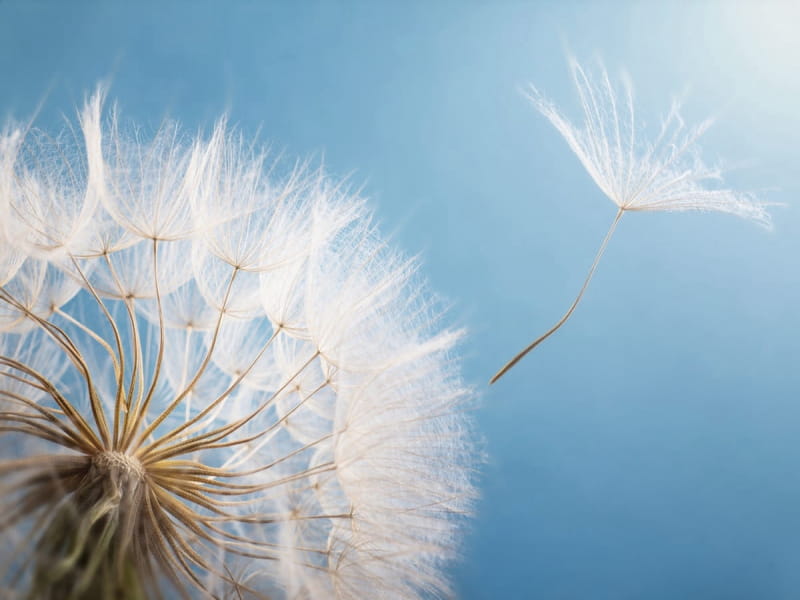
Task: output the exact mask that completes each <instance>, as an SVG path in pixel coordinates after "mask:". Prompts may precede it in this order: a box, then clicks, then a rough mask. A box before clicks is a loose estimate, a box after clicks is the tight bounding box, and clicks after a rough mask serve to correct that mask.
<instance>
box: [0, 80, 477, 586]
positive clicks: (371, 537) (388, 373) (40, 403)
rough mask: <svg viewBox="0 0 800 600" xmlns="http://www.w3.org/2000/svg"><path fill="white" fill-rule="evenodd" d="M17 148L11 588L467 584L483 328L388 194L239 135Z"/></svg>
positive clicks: (98, 129)
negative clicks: (474, 368) (475, 351)
mask: <svg viewBox="0 0 800 600" xmlns="http://www.w3.org/2000/svg"><path fill="white" fill-rule="evenodd" d="M103 95H104V94H103V91H102V90H100V91H99V92H98V93H96V94H94V95H93V96H92V97H91V98H90V99H89V100H88V101H87V102H86V104H85V106H84V107H83V108H82V110H81V111H80V115H79V124H78V126H77V127H72V128H70V129H68V131H67V132H66V133H65V134H62V135H61V136H58V137H55V138H54V137H51V136H49V135H48V134H46V133H44V132H41V131H36V130H35V129H33V128H30V127H14V126H10V127H7V128H6V129H5V130H4V131H3V133H2V136H0V223H2V227H1V228H0V444H2V445H0V449H2V452H0V536H2V542H0V585H1V586H2V592H3V593H2V595H3V597H10V598H30V599H37V600H38V599H59V600H60V599H64V598H67V599H103V600H104V599H106V598H118V599H131V600H133V599H144V598H148V599H149V598H178V597H179V598H282V597H286V598H413V597H418V596H426V597H428V596H437V595H442V594H447V593H448V583H447V580H446V577H445V576H444V574H443V567H444V566H445V565H446V563H447V561H449V560H450V559H452V558H453V556H454V553H455V545H456V541H457V539H458V534H459V531H460V528H461V526H462V524H463V520H464V519H463V517H464V515H465V514H467V513H468V511H469V507H470V502H471V498H472V496H473V488H472V483H471V482H472V465H473V459H474V452H473V446H472V444H471V442H470V439H471V434H470V431H469V421H468V419H467V418H466V417H465V416H464V409H465V407H466V404H467V402H468V400H469V398H470V394H469V392H468V390H467V389H466V388H465V386H464V385H463V383H462V381H461V379H460V376H459V373H458V370H457V365H456V363H455V359H454V355H453V348H454V344H456V342H457V340H458V338H459V335H460V334H459V332H457V331H450V330H446V329H445V328H443V327H442V326H441V325H439V324H438V323H439V321H440V319H439V318H438V317H439V315H440V312H439V310H438V309H437V303H436V302H434V301H433V300H432V299H431V297H430V295H429V294H428V293H427V292H426V290H425V288H424V285H423V284H422V282H420V281H419V280H418V277H417V275H416V274H415V269H416V264H415V261H413V260H408V259H405V258H403V257H401V256H399V255H398V254H397V253H395V252H393V251H392V250H391V249H390V248H388V247H387V245H386V244H385V243H384V242H382V241H381V239H380V237H379V236H378V235H377V233H376V228H375V226H374V224H373V223H372V222H371V220H370V216H369V213H368V212H367V211H366V209H365V206H364V202H363V201H362V200H361V199H359V197H358V196H357V194H354V193H351V192H350V191H349V190H348V189H347V188H346V187H345V186H344V185H342V184H337V183H335V182H332V181H331V180H330V179H329V178H327V177H326V176H324V175H323V174H321V173H320V172H316V171H312V170H311V169H309V168H307V167H296V168H293V169H287V170H286V171H287V172H281V169H280V168H279V167H278V166H276V164H275V163H273V162H271V161H268V156H267V154H266V153H265V152H263V151H261V150H259V149H257V148H256V147H254V146H253V145H252V144H248V143H246V141H245V140H244V139H242V136H241V135H237V134H235V133H233V132H232V131H231V129H230V128H229V127H228V126H226V124H225V122H224V121H222V122H220V123H219V124H218V125H217V126H216V127H215V128H214V130H213V133H212V134H211V135H208V136H198V137H197V138H187V137H185V136H184V135H183V134H182V133H181V132H180V130H179V129H178V128H177V126H175V125H174V124H169V123H165V124H164V125H162V126H161V127H160V128H159V129H158V131H157V132H156V133H155V135H153V136H150V137H148V136H145V135H143V134H142V133H140V132H139V131H138V130H135V129H132V130H128V129H127V128H125V127H122V126H121V125H120V119H119V118H118V117H117V114H116V111H115V110H114V111H110V114H108V115H107V114H106V113H105V111H104V110H103Z"/></svg>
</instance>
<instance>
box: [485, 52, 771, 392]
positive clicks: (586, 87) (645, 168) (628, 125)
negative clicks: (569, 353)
mask: <svg viewBox="0 0 800 600" xmlns="http://www.w3.org/2000/svg"><path fill="white" fill-rule="evenodd" d="M570 67H571V70H572V76H573V79H574V81H575V86H576V87H577V89H578V96H579V97H580V102H581V106H582V108H583V113H584V120H583V125H582V126H576V125H574V124H573V123H571V122H570V121H569V120H568V119H567V118H566V117H564V116H563V115H562V113H561V112H560V111H559V110H558V108H556V106H555V105H554V104H553V103H552V102H551V101H550V100H548V99H547V98H545V97H544V96H543V95H542V94H541V93H540V92H539V91H538V90H537V89H536V88H534V87H531V89H530V92H529V94H528V97H529V99H530V100H531V101H532V102H533V104H534V106H535V107H536V108H537V109H538V110H539V112H541V113H542V114H543V115H544V116H545V117H547V119H548V120H549V121H550V122H551V123H552V124H553V126H554V127H555V128H556V129H557V130H558V132H559V133H560V134H561V135H562V136H563V137H564V139H565V140H566V142H567V144H568V145H569V147H570V149H571V150H572V151H573V152H574V153H575V155H576V156H577V157H578V159H579V160H580V161H581V164H582V165H583V166H584V168H585V169H586V171H587V172H588V173H589V175H590V176H591V178H592V179H593V180H594V182H595V183H596V184H597V186H598V187H599V188H600V189H601V190H602V192H603V193H604V194H605V195H606V196H607V197H608V198H609V199H610V200H611V201H612V202H613V203H614V204H615V205H616V207H617V213H616V215H615V217H614V220H613V221H612V224H611V226H610V227H609V230H608V232H607V233H606V236H605V238H604V239H603V242H602V244H601V245H600V249H599V250H598V252H597V254H596V255H595V258H594V261H593V263H592V266H591V267H590V269H589V273H588V275H587V277H586V279H585V280H584V283H583V286H582V287H581V290H580V292H579V293H578V295H577V297H576V298H575V300H574V301H573V303H572V305H571V306H570V307H569V309H568V310H567V312H566V313H565V314H564V316H563V317H561V319H559V321H558V322H557V323H556V324H555V325H554V326H553V327H551V328H550V329H549V330H547V331H546V332H545V333H544V334H542V335H541V336H539V337H538V338H537V339H536V340H534V341H533V342H532V343H531V344H529V345H528V346H527V347H526V348H525V349H523V350H522V351H521V352H519V353H518V354H517V355H516V356H515V357H514V358H512V359H511V360H510V361H508V362H507V363H506V364H505V366H503V368H501V369H500V370H499V371H498V372H497V373H495V375H494V376H493V377H492V379H491V380H490V381H489V383H495V382H496V381H497V380H498V379H500V378H501V377H502V376H503V375H505V374H506V373H507V372H508V371H509V370H510V369H511V368H512V367H513V366H514V365H516V364H517V363H518V362H519V361H520V360H522V358H524V357H525V355H527V354H528V353H529V352H530V351H531V350H533V349H534V348H536V346H538V345H539V344H540V343H542V342H543V341H544V340H546V339H547V338H548V337H550V336H551V335H552V334H553V333H555V332H556V331H558V329H560V328H561V326H562V325H564V323H566V322H567V320H568V319H569V318H570V316H572V313H573V312H574V310H575V308H576V307H577V306H578V303H579V302H580V301H581V298H582V297H583V294H584V292H585V291H586V288H587V287H588V285H589V282H590V281H591V278H592V275H594V272H595V269H596V268H597V265H598V263H599V261H600V258H601V257H602V255H603V252H604V251H605V249H606V245H607V244H608V242H609V240H610V239H611V237H612V236H613V234H614V231H615V230H616V227H617V224H618V223H619V220H620V218H621V217H622V215H623V214H624V213H626V212H634V211H686V210H695V211H717V212H724V213H729V214H733V215H737V216H740V217H743V218H745V219H751V220H753V221H755V222H757V223H759V224H761V225H764V226H765V227H769V226H770V218H769V214H768V213H767V211H766V209H765V205H764V204H763V203H761V202H759V201H758V200H756V199H755V198H753V197H752V196H750V195H749V194H745V193H741V192H735V191H733V190H730V189H725V188H721V187H713V186H712V185H709V184H710V183H712V182H715V181H716V182H719V181H720V180H721V178H722V174H721V171H720V169H719V168H711V167H708V166H706V165H705V164H704V163H703V162H702V160H701V159H700V157H699V150H698V148H697V145H696V142H697V139H698V138H699V137H700V136H701V135H702V134H703V133H704V132H705V131H706V130H707V129H708V128H709V127H710V125H711V120H706V121H703V122H702V123H700V124H699V125H697V126H695V127H687V126H686V124H685V122H684V121H683V119H682V118H681V116H680V112H679V108H680V107H679V105H678V103H677V102H673V104H672V106H671V107H670V110H669V113H668V114H667V116H666V118H665V119H664V120H663V122H662V123H661V128H660V130H659V132H658V134H657V135H656V136H655V138H654V139H653V140H652V141H650V140H647V139H644V138H643V137H642V127H641V126H640V125H641V124H640V123H639V122H638V121H637V119H636V118H635V116H634V104H633V89H632V86H631V84H630V82H629V80H628V79H627V78H623V81H622V85H621V86H620V88H619V89H617V88H615V86H614V85H613V84H612V83H611V79H610V78H609V76H608V73H607V72H606V70H605V68H603V66H602V65H600V67H599V69H598V71H599V72H598V73H597V74H596V75H595V76H592V75H591V74H590V73H587V72H586V71H585V70H584V69H583V67H581V65H580V64H579V63H578V62H577V61H576V60H575V59H574V58H573V59H570Z"/></svg>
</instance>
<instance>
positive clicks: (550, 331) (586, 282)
mask: <svg viewBox="0 0 800 600" xmlns="http://www.w3.org/2000/svg"><path fill="white" fill-rule="evenodd" d="M623 212H625V209H624V208H620V209H619V210H618V211H617V215H616V216H615V217H614V221H613V222H612V223H611V227H609V228H608V232H607V233H606V237H605V238H603V243H602V244H600V249H599V250H598V251H597V254H595V256H594V262H592V266H591V268H590V269H589V273H588V275H586V279H585V280H584V282H583V286H581V291H580V292H578V295H577V297H576V298H575V300H574V301H573V302H572V305H571V306H570V307H569V309H568V310H567V312H566V313H564V316H563V317H561V318H560V319H559V320H558V322H557V323H556V324H555V325H553V326H552V327H551V328H550V329H548V330H547V331H546V332H545V333H543V334H542V335H540V336H539V337H538V338H536V339H535V340H534V341H533V342H532V343H531V344H530V345H528V346H527V347H526V348H525V349H524V350H522V351H521V352H520V353H519V354H517V355H516V356H515V357H514V358H512V359H511V360H510V361H508V362H507V363H506V364H505V366H503V368H502V369H500V370H499V371H498V372H497V373H495V374H494V377H492V378H491V379H490V380H489V385H492V384H493V383H495V382H496V381H497V380H498V379H500V378H501V377H502V376H503V375H505V374H506V373H507V372H508V371H509V370H511V368H512V367H513V366H514V365H516V364H517V363H518V362H519V361H521V360H522V359H523V358H524V357H525V355H526V354H528V352H530V351H531V350H533V349H534V348H536V346H538V345H539V344H541V343H542V342H543V341H545V340H546V339H547V338H549V337H550V336H551V335H553V334H554V333H555V332H556V331H558V330H559V329H560V328H561V326H562V325H563V324H564V323H566V322H567V320H568V319H569V318H570V317H571V316H572V313H573V312H574V311H575V309H576V308H577V306H578V303H579V302H580V301H581V298H583V293H584V292H585V291H586V288H587V287H589V282H590V281H591V280H592V275H594V272H595V270H596V269H597V265H598V263H599V262H600V258H601V257H602V256H603V252H605V250H606V246H607V245H608V242H609V240H610V239H611V236H612V235H614V230H615V229H616V228H617V223H619V220H620V219H621V218H622V213H623Z"/></svg>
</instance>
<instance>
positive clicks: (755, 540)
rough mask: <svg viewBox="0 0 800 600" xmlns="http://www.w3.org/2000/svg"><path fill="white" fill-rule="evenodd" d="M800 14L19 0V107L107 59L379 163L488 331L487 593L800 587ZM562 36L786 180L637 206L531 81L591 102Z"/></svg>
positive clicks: (451, 296) (483, 417) (197, 102)
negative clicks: (759, 204) (750, 194)
mask: <svg viewBox="0 0 800 600" xmlns="http://www.w3.org/2000/svg"><path fill="white" fill-rule="evenodd" d="M798 22H800V7H799V6H798V4H797V3H792V2H786V3H782V4H781V3H771V4H770V3H764V2H755V1H753V2H752V3H747V2H743V1H742V2H733V1H731V2H718V3H710V2H708V3H703V2H694V3H692V2H688V1H687V2H673V3H663V4H659V3H650V4H648V3H645V2H611V1H608V2H596V3H588V2H562V3H557V2H538V3H536V2H531V3H523V2H515V3H511V2H508V3H504V2H496V3H489V2H486V3H468V2H444V1H439V2H388V1H387V2H366V1H363V2H297V3H290V2H275V3H266V2H264V3H262V2H254V1H253V2H230V3H223V2H214V3H211V2H188V1H184V2H170V3H167V2H164V3H147V2H125V3H123V2H99V1H98V2H89V1H79V0H76V1H73V2H55V1H53V2H49V3H46V2H14V1H11V0H0V81H2V82H3V85H2V92H0V116H2V117H5V116H8V115H13V116H16V117H26V116H29V115H30V114H31V113H32V112H33V109H34V107H35V106H36V105H37V104H38V103H39V102H40V100H42V98H46V100H45V103H44V106H43V108H42V111H41V113H40V117H39V121H38V122H39V123H40V124H42V125H43V126H47V127H50V126H55V125H57V124H58V123H59V122H61V121H62V120H63V115H64V114H66V115H69V116H70V117H71V116H72V115H73V114H74V110H73V109H74V107H76V106H77V105H79V104H80V103H81V101H82V98H83V96H84V93H85V92H86V91H87V90H90V89H91V88H93V86H94V85H95V83H96V82H97V81H98V80H100V79H108V78H110V79H111V80H112V89H111V96H112V97H113V98H115V99H117V100H119V102H120V105H121V108H122V111H123V114H124V115H126V116H128V117H132V118H135V119H137V120H139V121H141V122H144V123H147V124H150V125H151V126H153V127H155V126H156V125H157V124H158V122H159V120H160V119H161V118H162V117H164V116H171V117H175V118H178V119H180V120H181V121H182V122H183V123H184V124H185V125H186V126H187V127H188V128H189V130H195V129H197V128H198V127H202V126H205V127H207V126H209V125H210V124H211V123H212V122H213V121H214V119H215V118H216V117H217V116H218V115H219V114H220V113H221V112H222V111H226V110H227V111H228V112H229V113H230V115H231V120H232V121H233V122H235V123H237V124H238V125H239V126H240V127H241V128H242V129H243V130H245V131H247V132H252V133H255V132H257V131H260V136H261V138H262V139H264V140H265V141H270V142H272V143H273V145H274V146H275V147H277V148H280V149H283V150H284V151H285V152H286V153H287V154H289V155H292V156H303V157H305V156H309V155H315V156H317V157H321V156H324V160H325V163H326V164H327V166H328V168H329V170H330V171H331V172H332V173H334V174H337V175H350V177H351V178H352V180H353V181H354V182H357V183H363V184H364V189H365V193H366V194H367V195H368V196H369V197H370V198H371V199H372V204H373V206H374V207H375V210H376V212H377V215H378V217H379V219H380V221H381V223H382V224H383V228H384V230H385V231H386V232H387V234H390V235H392V236H394V238H395V242H396V244H398V245H400V246H401V247H403V248H404V249H405V250H406V251H407V252H409V253H421V254H422V256H423V257H424V271H425V274H426V275H427V277H428V278H429V279H430V280H431V282H432V285H433V287H434V288H435V289H437V290H438V291H439V292H441V293H442V295H443V296H444V297H445V298H446V299H448V301H449V302H450V303H451V304H452V306H453V310H452V313H451V314H452V317H453V320H455V321H456V322H458V323H461V324H464V325H466V326H467V327H468V328H469V330H470V332H471V335H470V337H469V339H468V341H467V343H466V344H465V346H464V353H465V363H464V367H465V373H466V376H467V378H468V379H469V380H470V381H471V382H472V383H474V384H475V385H476V386H477V388H478V389H479V390H480V392H481V393H482V395H483V401H482V407H481V408H480V409H479V410H478V411H477V413H476V418H477V421H478V424H479V427H480V429H481V431H482V432H483V435H484V436H485V440H486V447H487V452H488V455H489V462H488V464H487V465H486V467H485V469H484V472H483V476H482V482H481V483H482V490H483V492H482V493H483V496H482V500H481V502H480V504H479V506H478V516H477V518H476V519H475V520H474V522H473V528H472V531H471V533H470V535H469V537H468V538H467V539H466V541H465V544H464V546H463V553H464V556H463V560H462V562H461V563H460V564H458V565H456V566H455V567H454V568H453V573H452V574H453V577H454V579H455V581H456V585H457V590H458V594H459V596H460V597H462V598H465V599H479V598H490V599H491V598H546V599H586V598H592V599H609V600H612V599H613V600H617V599H627V598H630V599H638V598H648V599H662V598H663V599H670V600H671V599H675V598H700V599H725V600H734V599H742V600H748V599H761V598H764V599H787V600H788V599H795V598H800V478H799V477H798V468H797V466H798V458H800V435H798V434H800V402H798V400H800V398H799V397H798V390H799V389H800V374H798V349H800V342H798V333H800V317H799V316H798V309H797V306H798V301H799V300H800V268H798V267H800V235H798V234H799V233H800V213H798V206H799V205H800V203H798V201H797V200H798V197H799V196H800V193H799V192H800V150H799V147H800V146H799V145H798V139H799V138H800V117H799V116H798V115H800V41H798V37H797V34H796V25H797V23H798ZM567 49H569V50H570V51H571V52H572V53H574V54H575V55H576V56H577V57H578V58H580V59H582V60H592V58H593V57H595V56H600V57H602V58H603V59H604V61H605V63H606V65H607V66H608V67H609V69H610V71H611V72H612V73H616V72H618V69H619V68H620V67H625V68H626V69H627V71H628V72H629V73H630V75H631V77H632V79H633V81H634V84H635V86H636V91H637V99H638V103H639V106H640V107H641V108H642V109H643V110H644V113H645V115H646V116H647V119H648V122H650V123H651V124H652V125H656V124H657V120H658V116H659V114H662V113H663V112H664V111H666V109H667V108H668V105H669V102H670V99H671V96H672V94H673V93H681V92H684V91H686V90H687V89H688V93H686V94H685V98H686V103H685V110H684V113H685V116H686V117H687V119H688V120H690V121H697V120H699V119H701V118H704V117H706V116H708V115H709V114H714V115H716V116H717V117H718V120H717V124H716V125H715V126H714V128H713V129H712V130H710V131H709V132H708V133H707V134H706V135H705V136H704V138H703V140H702V145H703V147H704V149H705V152H704V156H705V157H706V158H707V159H708V160H709V161H712V162H713V161H714V160H716V159H717V158H723V159H725V161H726V164H729V165H730V166H732V167H735V168H734V169H733V170H732V171H731V172H729V173H728V175H727V178H726V181H727V182H728V183H729V184H731V185H732V186H735V187H737V188H739V189H744V190H751V191H756V192H758V193H760V194H761V195H762V196H763V197H764V198H765V199H767V200H769V201H774V202H780V203H784V204H785V206H781V207H776V208H775V209H774V210H773V211H772V212H773V214H774V220H775V230H774V231H773V232H766V231H764V230H763V229H760V228H759V227H757V226H756V225H754V224H752V223H748V222H744V221H741V220H738V219H736V218H733V217H729V216H725V215H717V214H688V213H684V214H664V213H662V214H632V215H628V216H626V217H625V218H623V220H622V222H621V224H620V227H619V229H618V231H617V234H616V237H615V238H614V239H613V241H612V243H611V245H610V247H609V249H608V252H607V254H606V256H605V258H604V260H603V262H602V263H601V266H600V269H599V271H598V273H597V275H596V278H595V280H594V282H593V283H592V286H591V287H590V289H589V292H588V294H587V296H586V298H585V300H584V304H582V305H581V306H580V308H579V310H578V311H577V312H576V314H575V316H574V318H573V319H572V320H571V321H570V322H569V323H568V325H567V326H566V327H565V328H564V329H562V330H561V331H560V332H559V333H558V334H557V335H556V336H554V337H553V338H551V339H550V340H548V342H546V343H545V344H544V345H543V346H541V347H540V349H539V350H537V351H536V352H535V353H534V354H533V355H532V356H530V357H528V358H527V359H526V360H525V361H524V362H523V363H521V364H520V365H519V366H518V367H517V368H516V369H514V370H513V371H512V372H511V373H510V374H509V375H507V377H506V378H505V379H503V380H502V381H501V382H500V383H499V384H497V385H496V386H494V387H492V388H491V389H488V388H487V387H486V385H485V382H486V380H487V379H488V378H489V376H490V375H491V374H492V373H493V372H494V371H495V369H496V368H498V367H499V366H500V365H501V364H502V363H503V362H504V361H505V359H507V358H509V357H510V356H511V355H512V354H513V353H515V352H516V351H517V350H518V349H519V348H520V347H522V346H523V345H525V344H526V343H527V342H529V341H530V340H531V339H532V338H533V337H535V336H536V335H537V334H539V333H540V332H542V331H543V330H545V329H546V328H547V327H549V326H550V325H551V324H552V323H553V322H554V321H555V320H556V319H557V318H558V317H559V316H560V315H561V314H562V313H563V311H564V310H565V309H566V307H567V305H568V304H569V302H570V301H571V299H572V298H573V295H574V294H575V292H576V291H577V289H578V288H579V286H580V284H581V281H582V279H583V276H584V274H585V270H586V269H587V268H588V266H589V264H590V262H591V259H592V256H593V254H594V251H595V249H596V247H597V245H598V244H599V242H600V240H601V238H602V236H603V234H604V232H605V230H606V228H607V226H608V224H609V223H610V221H611V219H612V218H613V216H614V207H613V206H612V204H611V203H610V202H609V201H608V200H607V199H606V198H605V197H603V195H602V194H601V192H600V191H599V190H598V189H597V188H596V187H595V185H594V184H593V182H592V181H591V180H590V179H589V177H588V176H587V174H586V173H585V172H584V170H583V168H582V167H581V165H580V163H579V162H578V160H577V159H576V158H575V157H574V156H573V155H572V154H571V153H570V151H569V149H568V148H567V146H566V144H565V143H564V142H563V140H562V139H561V138H560V137H559V135H558V134H557V132H556V131H555V130H554V129H553V128H552V127H551V126H550V124H549V123H547V122H546V121H545V120H544V119H543V118H542V117H541V116H539V115H538V114H536V113H535V112H534V110H533V108H532V107H531V106H530V105H529V103H528V102H527V101H526V100H525V99H524V98H523V96H522V94H521V93H520V91H521V89H522V88H523V87H524V86H525V85H526V84H527V83H528V82H535V83H536V85H537V86H538V87H539V88H540V89H541V90H543V91H544V92H545V93H546V94H547V95H548V96H549V97H551V98H553V99H554V100H555V101H556V102H558V103H559V105H560V106H562V107H563V108H564V109H565V110H566V111H567V112H568V113H569V114H570V115H571V116H574V117H576V118H577V117H578V116H579V113H578V112H577V109H578V107H577V98H576V94H575V91H574V89H573V86H572V83H571V80H570V77H569V73H568V70H567V65H566V60H565V53H566V50H567Z"/></svg>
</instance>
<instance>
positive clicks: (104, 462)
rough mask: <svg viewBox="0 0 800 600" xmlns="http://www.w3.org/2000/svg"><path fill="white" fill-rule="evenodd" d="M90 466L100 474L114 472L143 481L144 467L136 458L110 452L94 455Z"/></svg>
mask: <svg viewBox="0 0 800 600" xmlns="http://www.w3.org/2000/svg"><path fill="white" fill-rule="evenodd" d="M92 466H94V468H95V469H97V470H98V471H101V472H106V473H110V472H116V473H120V474H124V475H125V476H127V477H128V478H130V479H137V480H142V479H144V474H145V469H144V465H142V463H141V462H140V461H139V459H138V458H136V457H134V456H130V455H129V454H125V453H123V452H116V451H114V450H111V451H109V452H101V453H99V454H95V455H94V457H93V458H92Z"/></svg>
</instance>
